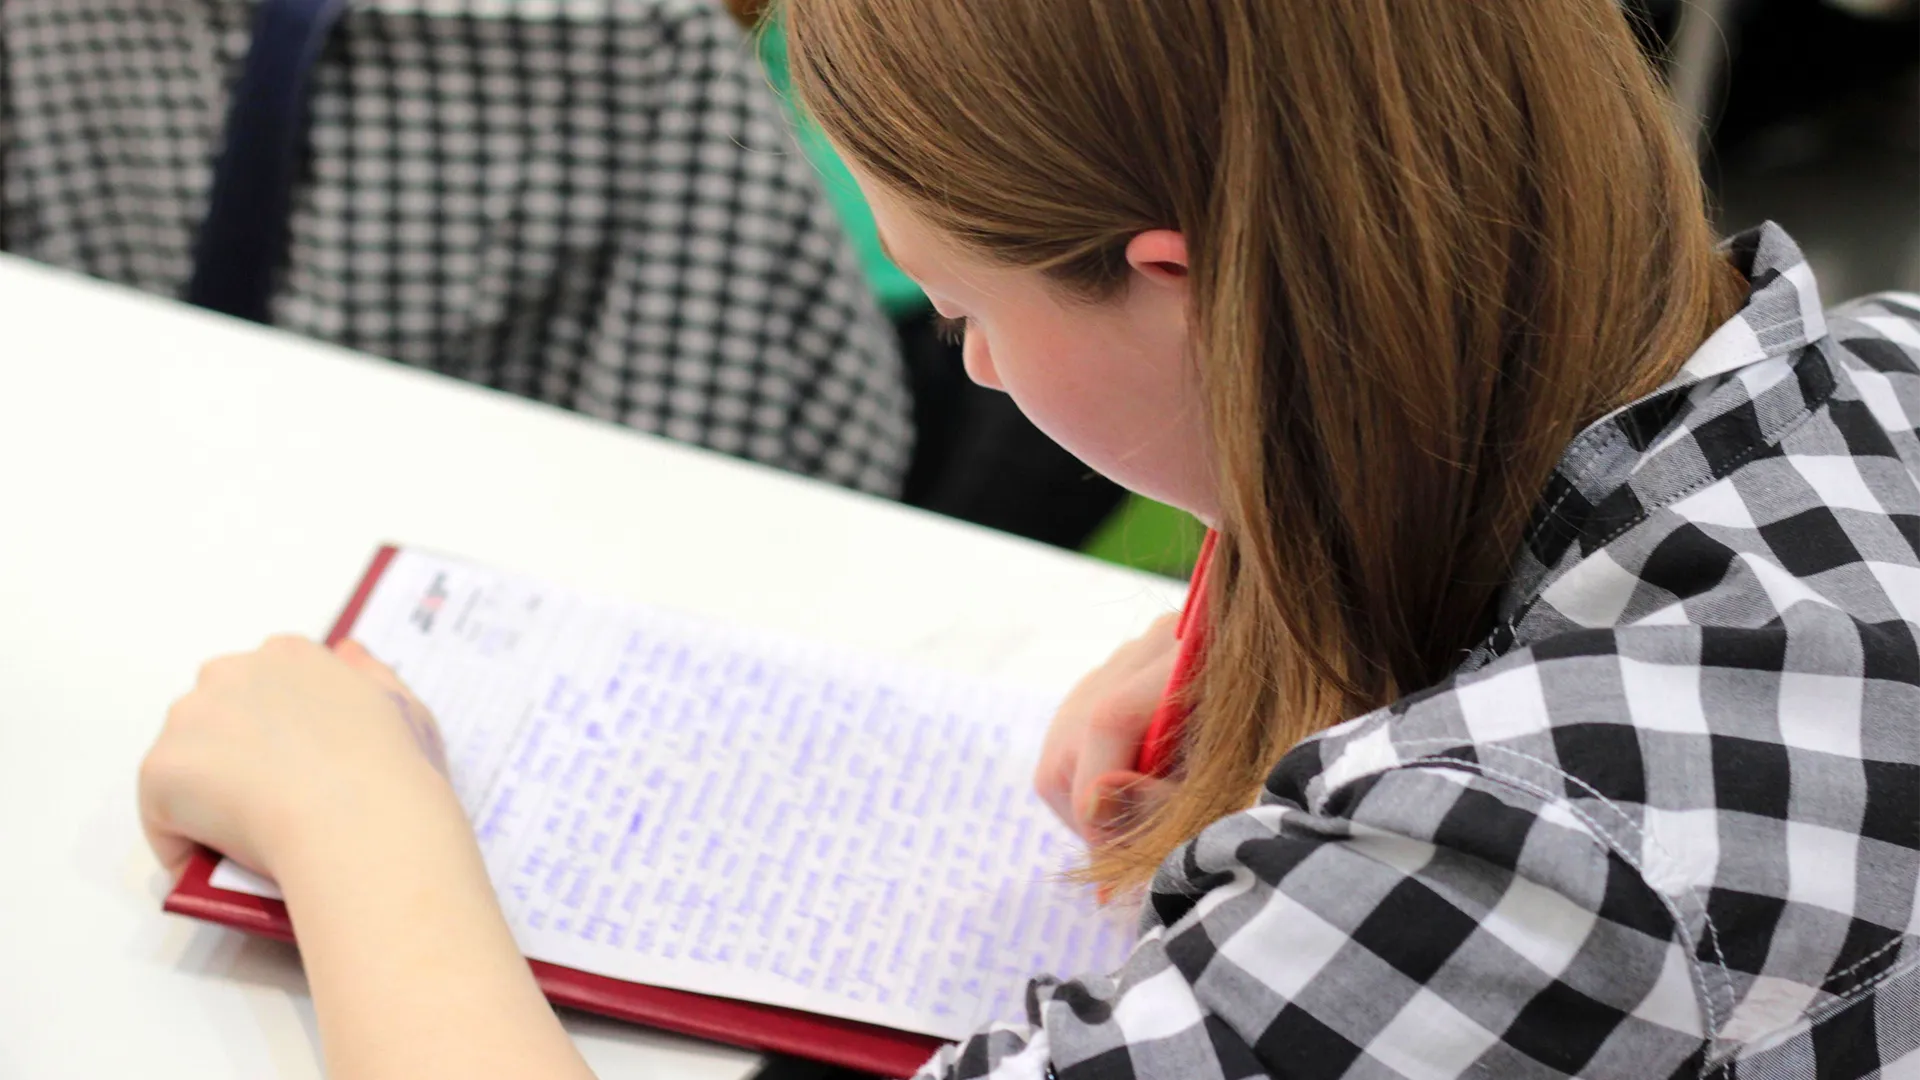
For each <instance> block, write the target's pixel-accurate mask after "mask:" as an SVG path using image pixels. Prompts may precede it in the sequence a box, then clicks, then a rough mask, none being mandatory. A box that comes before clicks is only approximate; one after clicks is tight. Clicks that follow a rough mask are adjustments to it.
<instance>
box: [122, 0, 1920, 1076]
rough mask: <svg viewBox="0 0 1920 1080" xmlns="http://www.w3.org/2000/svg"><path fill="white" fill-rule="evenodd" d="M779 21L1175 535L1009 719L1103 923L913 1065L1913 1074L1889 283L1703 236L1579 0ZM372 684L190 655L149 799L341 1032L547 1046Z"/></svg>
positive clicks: (1916, 849) (483, 888)
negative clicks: (1143, 599) (1171, 518)
mask: <svg viewBox="0 0 1920 1080" xmlns="http://www.w3.org/2000/svg"><path fill="white" fill-rule="evenodd" d="M788 18H789V19H790V23H789V26H790V32H791V47H792V57H793V70H794V76H795V84H796V86H797V87H798V88H799V90H800V92H801V94H802V96H803V98H804V99H805V100H806V102H807V103H808V105H809V106H810V107H811V109H812V110H813V112H814V114H815V116H817V117H818V119H819V121H820V123H821V125H822V127H823V128H824V130H825V131H826V132H827V133H828V135H829V136H830V137H831V138H832V139H833V140H834V141H835V143H836V144H837V145H838V147H839V148H840V149H841V150H842V151H844V152H845V154H846V156H847V157H848V159H849V161H850V162H852V163H853V166H854V168H855V172H856V175H857V177H858V178H859V179H860V181H861V183H862V185H863V188H864V189H865V191H866V192H867V194H868V195H869V197H870V198H871V199H872V202H873V205H874V209H875V214H876V218H877V220H878V222H879V225H880V229H881V232H882V234H883V235H884V236H885V237H886V238H887V243H888V245H889V247H890V248H891V249H892V253H893V254H894V256H896V258H897V259H898V261H899V263H900V265H901V266H902V267H903V268H904V269H905V270H907V272H909V273H910V274H912V275H914V277H915V278H916V279H917V280H918V281H919V283H920V284H921V285H922V286H924V287H925V289H926V291H927V293H928V295H929V296H931V297H932V298H933V300H934V301H935V303H936V304H937V305H938V306H939V307H940V309H941V310H942V311H943V312H944V313H945V314H946V315H948V316H950V317H952V318H954V319H956V320H960V321H962V322H963V324H964V326H965V328H966V329H965V332H966V363H967V370H968V373H969V374H970V375H972V376H973V378H975V379H976V380H979V381H980V382H982V383H985V384H988V385H990V386H997V387H1001V388H1004V389H1005V390H1006V391H1007V392H1008V393H1010V394H1011V395H1012V396H1013V398H1014V400H1015V401H1017V402H1018V403H1019V404H1020V406H1021V408H1022V409H1024V410H1025V411H1026V412H1027V413H1028V414H1029V415H1030V416H1032V417H1033V419H1034V420H1035V421H1036V422H1037V423H1038V424H1039V425H1040V426H1041V427H1042V428H1044V429H1045V430H1046V431H1048V432H1049V433H1050V434H1051V435H1053V436H1054V437H1055V438H1057V439H1058V440H1060V441H1061V442H1062V443H1064V444H1065V445H1067V446H1068V447H1070V448H1072V449H1073V450H1074V451H1075V452H1076V453H1077V454H1079V455H1080V456H1081V457H1082V458H1084V459H1085V460H1086V461H1088V462H1090V463H1092V464H1094V465H1095V466H1097V467H1098V468H1100V469H1101V470H1102V471H1103V472H1106V473H1108V474H1109V475H1111V476H1113V477H1114V478H1116V479H1118V480H1120V481H1122V482H1123V483H1125V484H1127V485H1128V486H1129V487H1132V488H1134V489H1136V490H1138V491H1141V492H1143V493H1145V494H1148V495H1151V496H1154V497H1156V498H1160V499H1164V500H1167V501H1170V502H1174V503H1178V504H1180V505H1182V506H1185V507H1187V508H1189V509H1191V510H1192V511H1194V512H1195V513H1196V514H1198V515H1199V516H1200V517H1202V518H1203V519H1205V520H1206V521H1208V522H1209V523H1210V524H1211V525H1212V526H1213V527H1214V529H1215V531H1216V532H1215V540H1214V548H1213V552H1212V557H1211V562H1210V567H1209V570H1208V572H1207V573H1206V575H1205V579H1204V582H1203V583H1202V587H1201V588H1200V589H1198V590H1196V595H1195V600H1194V610H1195V617H1194V618H1193V619H1192V621H1191V623H1190V625H1189V628H1188V632H1187V635H1186V637H1185V638H1184V639H1182V640H1180V641H1179V642H1178V644H1177V646H1176V643H1175V639H1174V634H1173V630H1172V628H1171V627H1168V626H1164V625H1163V626H1161V627H1158V628H1156V630H1155V631H1153V632H1152V633H1150V634H1149V635H1148V637H1147V638H1145V639H1143V640H1142V641H1140V642H1137V643H1135V644H1134V645H1132V646H1129V647H1127V648H1125V649H1122V650H1121V651H1120V653H1119V654H1117V655H1116V656H1115V657H1114V659H1113V660H1112V661H1111V662H1109V664H1108V665H1107V666H1106V667H1104V668H1103V669H1101V670H1100V671H1098V672H1096V673H1095V674H1094V675H1092V676H1090V677H1089V679H1088V680H1087V681H1086V682H1085V683H1084V684H1083V685H1082V686H1081V687H1080V688H1079V690H1078V691H1076V692H1075V694H1074V695H1073V696H1072V697H1071V699H1070V700H1069V701H1068V703H1067V705H1066V706H1065V707H1063V709H1062V710H1061V713H1060V715H1059V716H1058V717H1057V718H1056V720H1055V723H1054V730H1053V732H1052V736H1051V739H1050V742H1049V745H1048V748H1047V750H1046V751H1045V754H1044V756H1043V760H1042V761H1041V762H1040V766H1039V782H1040V786H1041V789H1042V792H1043V794H1045V795H1047V796H1048V797H1049V798H1050V799H1052V800H1053V801H1054V803H1055V805H1056V806H1058V807H1060V808H1061V810H1062V811H1063V813H1064V814H1065V815H1066V816H1067V817H1068V818H1069V820H1070V821H1072V822H1073V823H1074V824H1076V825H1077V826H1079V827H1080V828H1081V829H1083V830H1084V831H1085V832H1087V833H1088V834H1089V835H1090V836H1091V837H1093V838H1094V839H1095V840H1096V841H1097V844H1096V847H1095V849H1094V853H1093V857H1092V861H1091V864H1090V867H1089V871H1088V872H1089V874H1090V875H1091V876H1092V877H1094V878H1096V879H1098V880H1100V881H1102V882H1105V883H1107V884H1108V885H1110V886H1113V887H1118V888H1126V887H1129V886H1138V885H1141V884H1143V883H1145V882H1147V881H1148V879H1149V877H1151V884H1150V887H1149V889H1148V892H1147V897H1146V900H1147V903H1146V906H1145V913H1144V916H1143V931H1142V936H1141V939H1140V943H1139V945H1138V946H1137V948H1136V949H1135V951H1134V953H1133V955H1132V957H1131V958H1130V960H1129V961H1128V962H1127V964H1126V965H1125V967H1124V968H1123V969H1122V970H1120V971H1118V972H1115V973H1112V974H1107V973H1094V974H1091V975H1087V976H1084V977H1082V978H1079V979H1076V980H1073V981H1060V980H1056V979H1053V978H1047V977H1043V978H1040V979H1038V980H1037V981H1036V982H1035V983H1034V984H1033V988H1032V992H1031V994H1030V996H1029V1012H1030V1016H1029V1022H1028V1023H1026V1024H1023V1025H1018V1026H1003V1027H998V1028H995V1029H993V1030H990V1031H984V1032H981V1033H980V1034H978V1035H976V1036H975V1037H973V1038H972V1039H971V1040H969V1041H967V1042H965V1043H964V1044H962V1045H961V1046H958V1047H954V1048H950V1049H949V1050H947V1051H945V1052H943V1053H941V1054H940V1055H938V1056H937V1057H936V1058H935V1059H934V1060H933V1061H932V1062H930V1063H929V1064H928V1066H927V1072H928V1074H929V1075H936V1076H961V1077H973V1076H983V1075H991V1076H995V1077H1008V1078H1011V1077H1040V1076H1057V1077H1060V1078H1062V1080H1068V1078H1073V1077H1103V1078H1104V1077H1183V1078H1193V1077H1246V1076H1257V1075H1271V1076H1288V1077H1332V1076H1353V1077H1374V1076H1417V1077H1454V1076H1465V1075H1469V1074H1471V1075H1487V1076H1501V1077H1509V1076H1512V1077H1564V1076H1573V1075H1579V1076H1587V1077H1633V1078H1646V1077H1667V1076H1703V1075H1720V1076H1733V1075H1740V1076H1768V1077H1803V1076H1804V1077H1811V1076H1816V1075H1817V1076H1821V1077H1864V1076H1871V1075H1882V1076H1896V1075H1899V1076H1912V1075H1916V1072H1920V970H1916V966H1917V965H1920V938H1916V935H1915V930H1916V926H1917V925H1920V922H1917V920H1916V912H1915V903H1914V901H1915V892H1916V882H1917V881H1920V720H1917V719H1916V717H1920V648H1917V647H1916V631H1920V553H1916V545H1920V486H1916V478H1915V469H1916V466H1917V465H1920V441H1916V433H1915V431H1914V425H1913V420H1912V419H1911V418H1912V417H1914V416H1916V415H1920V299H1916V298H1913V297H1906V298H1895V297H1887V298H1881V299H1878V300H1871V301H1863V302H1858V303H1855V304H1852V305H1849V306H1846V307H1843V308H1840V309H1837V310H1836V311H1834V312H1831V313H1825V314H1823V312H1822V309H1821V304H1820V301H1819V299H1818V296H1817V293H1816V292H1815V288H1814V282H1813V279H1812V277H1811V275H1810V274H1809V272H1808V269H1807V266H1806V264H1805V262H1804V261H1803V260H1802V259H1801V257H1800V255H1799V253H1798V252H1797V251H1796V249H1795V248H1794V246H1793V243H1792V242H1791V241H1790V240H1789V239H1788V238H1787V237H1786V235H1785V234H1784V233H1782V232H1781V231H1780V230H1779V229H1778V228H1776V227H1773V226H1763V227H1761V228H1759V229H1757V230H1755V231H1753V232H1750V233H1746V234H1743V235H1741V236H1739V237H1736V238H1734V239H1733V240H1732V241H1731V242H1730V243H1729V244H1727V245H1725V246H1722V247H1719V248H1716V247H1715V245H1714V242H1713V239H1712V237H1711V236H1710V235H1709V230H1708V225H1707V221H1706V216H1705V213H1704V211H1703V208H1702V195H1701V188H1700V182H1699V179H1698V176H1697V174H1696V172H1695V169H1694V166H1693V164H1692V162H1691V160H1690V157H1689V155H1688V153H1687V151H1686V149H1685V147H1684V145H1683V143H1682V141H1681V140H1680V139H1678V138H1676V136H1675V133H1674V130H1673V126H1672V124H1671V123H1670V118H1669V115H1668V112H1667V106H1666V103H1665V101H1664V100H1663V98H1662V95H1661V93H1660V91H1659V88H1658V86H1657V84H1656V81H1655V79H1654V77H1653V76H1652V74H1651V73H1650V72H1649V70H1648V68H1647V66H1646V65H1645V63H1644V61H1643V60H1642V58H1641V57H1640V55H1639V54H1638V52H1637V51H1636V49H1635V47H1634V41H1633V37H1632V35H1631V33H1630V31H1629V29H1628V27H1627V25H1626V23H1625V21H1624V20H1623V18H1622V16H1621V15H1620V13H1619V11H1618V10H1617V9H1616V7H1615V4H1614V3H1613V0H1525V2H1505V3H1494V2H1486V3H1465V2H1461V0H1392V2H1388V0H1337V2H1335V0H1322V2H1319V3H1288V2H1280V0H1021V2H1019V3H1003V2H969V3H963V2H959V0H801V2H796V3H795V4H794V5H793V6H792V9H791V10H790V11H789V12H788ZM1180 652H1184V653H1185V654H1186V657H1187V660H1188V663H1187V664H1186V665H1185V667H1186V668H1188V669H1191V670H1197V675H1195V677H1194V678H1193V679H1192V680H1191V681H1188V680H1184V679H1183V680H1177V681H1176V684H1175V685H1174V686H1172V687H1170V688H1169V689H1170V692H1171V694H1172V698H1171V701H1170V703H1169V704H1170V705H1171V706H1172V707H1174V708H1176V709H1180V710H1186V711H1187V712H1188V713H1189V715H1188V717H1187V721H1186V724H1185V726H1184V729H1183V731H1182V733H1181V734H1180V735H1179V736H1178V737H1177V739H1174V740H1172V742H1171V745H1170V747H1164V746H1163V745H1162V744H1161V743H1160V742H1158V741H1156V742H1155V743H1154V744H1153V745H1151V746H1148V747H1145V748H1144V749H1145V750H1146V751H1147V754H1148V756H1149V757H1152V756H1156V755H1158V754H1159V753H1160V751H1161V750H1162V749H1168V748H1170V749H1171V752H1172V755H1173V757H1172V764H1171V770H1170V772H1169V774H1168V775H1167V777H1166V778H1165V779H1164V780H1149V779H1147V778H1146V777H1144V776H1143V775H1142V774H1141V773H1140V772H1137V771H1135V769H1134V763H1135V761H1136V756H1137V755H1138V754H1139V753H1140V752H1141V750H1142V749H1143V748H1142V746H1141V742H1142V740H1143V738H1144V730H1145V727H1146V720H1145V717H1146V715H1147V714H1148V713H1149V712H1151V711H1152V709H1153V707H1154V704H1155V699H1156V698H1157V697H1158V696H1159V692H1160V689H1161V687H1162V685H1163V684H1164V683H1165V681H1166V677H1167V674H1168V672H1169V671H1170V670H1172V668H1173V666H1174V660H1173V658H1174V656H1175V655H1176V654H1177V653H1180ZM404 694H405V692H404V688H402V687H400V686H399V685H398V683H397V682H396V681H395V680H394V679H393V678H392V676H391V675H390V674H389V673H387V672H386V671H384V670H383V669H382V668H381V667H380V666H379V665H378V664H377V663H374V662H373V661H372V660H371V659H370V658H369V657H368V656H367V655H366V654H365V653H364V652H363V651H361V650H358V649H357V648H352V647H348V648H345V649H342V650H341V651H340V652H339V653H337V654H330V653H328V652H326V651H324V650H322V649H320V648H319V647H317V646H314V645H311V644H307V643H303V642H299V641H294V640H281V641H275V642H271V643H269V644H268V645H267V646H266V647H264V648H263V649H262V650H260V651H259V652H257V653H254V654H252V655H248V656H242V657H236V658H229V659H224V660H219V661H216V662H214V663H213V664H211V665H209V666H208V668H207V669H206V671H205V672H204V674H203V677H202V680H201V684H200V686H199V688H198V689H196V690H195V691H194V692H193V693H192V694H190V695H189V696H188V697H187V698H185V699H184V700H183V701H182V702H181V703H180V704H179V705H178V706H176V708H175V709H174V711H173V713H172V714H171V716H170V718H169V722H168V726H167V730H166V731H165V733H164V734H163V735H162V736H161V739H160V742H159V744H158V745H157V746H156V747H155V749H154V750H153V752H152V754H151V756H150V757H149V759H148V762H147V765H146V770H145V773H144V776H143V778H142V791H143V806H144V812H145V820H146V823H147V828H148V831H149V835H150V836H151V838H152V840H153V844H154V847H155V850H156V851H157V852H158V853H159V855H160V857H161V859H162V861H163V862H165V863H167V864H168V865H169V866H177V865H178V864H179V862H180V861H181V859H182V858H183V856H184V854H185V852H186V850H187V845H188V844H189V843H190V842H194V841H198V842H203V843H207V844H209V845H211V846H214V847H216V848H219V849H220V850H223V851H225V852H227V853H228V854H230V855H233V856H236V857H238V858H239V859H241V860H242V861H244V862H248V863H251V864H252V865H254V866H256V867H259V868H261V869H264V870H266V871H268V872H270V873H272V874H273V875H274V876H275V877H277V878H278V879H279V880H280V882H281V883H282V885H283V887H284V888H285V891H286V894H287V897H288V904H289V907H290V908H291V909H292V912H293V918H294V920H295V922H296V923H297V924H298V925H299V927H300V934H301V942H302V947H303V953H304V955H305V957H306V961H307V965H308V971H309V973H310V976H311V979H312V984H313V993H314V998H315V1002H316V1005H317V1008H318V1010H319V1014H320V1017H321V1026H322V1032H323V1036H324V1040H325V1046H326V1053H327V1056H328V1058H329V1060H330V1064H331V1068H332V1072H333V1075H335V1076H338V1077H351V1078H356V1080H360V1078H368V1077H387V1076H393V1077H409V1078H423V1077H441V1076H444V1077H460V1078H462V1080H471V1078H474V1077H487V1076H502V1077H504V1076H533V1075H539V1076H559V1075H563V1074H565V1075H584V1074H585V1069H584V1067H583V1066H582V1065H581V1063H580V1060H579V1058H578V1057H577V1056H575V1054H574V1053H573V1051H572V1049H571V1047H570V1046H569V1044H568V1042H567V1040H566V1039H565V1037H564V1035H563V1034H562V1032H561V1029H560V1027H559V1026H558V1025H557V1024H556V1023H555V1022H554V1020H553V1019H552V1016H551V1014H550V1013H549V1012H548V1011H547V1009H546V1008H545V1007H544V1005H543V1004H542V1002H541V1000H540V998H539V995H538V993H537V992H536V991H535V989H534V986H533V983H532V981H531V980H530V978H529V977H528V975H527V971H526V968H525V966H524V965H523V964H521V962H520V961H519V958H518V957H517V956H516V955H515V953H514V950H513V946H512V942H511V941H510V940H509V938H508V935H507V933H506V930H505V927H504V926H503V923H502V920H501V918H500V916H499V914H498V912H497V910H496V908H495V907H494V902H493V899H492V896H491V894H490V891H489V889H488V884H487V880H486V877H485V875H484V873H483V872H482V869H481V866H480V862H479V859H478V858H477V856H476V854H475V848H474V845H473V843H472V842H471V840H470V839H469V833H468V826H467V824H466V822H465V821H464V820H463V819H462V818H461V815H460V811H459V808H458V807H457V806H456V805H455V803H454V801H453V799H452V798H451V796H450V795H449V793H448V789H447V785H446V784H445V783H444V782H443V781H442V779H441V777H440V776H439V774H438V773H437V772H436V771H435V769H434V768H433V767H432V765H431V764H430V762H429V759H428V757H427V756H426V755H424V754H423V753H421V752H420V751H419V750H418V749H417V748H416V744H415V741H414V740H413V739H411V738H410V737H409V735H408V732H409V730H410V728H409V726H408V723H407V722H406V721H407V717H406V714H407V712H408V711H409V708H408V706H407V705H406V704H405V703H406V701H407V699H406V698H405V696H404ZM396 702H399V703H400V704H396ZM370 849H371V852H372V857H374V858H378V859H379V860H380V861H381V862H382V864H383V865H386V866H390V867H394V868H396V871H395V873H396V874H397V875H399V876H398V877H397V878H396V880H395V881H394V885H395V888H393V889H391V890H388V891H386V892H383V893H382V894H381V895H379V896H373V895H366V894H361V893H357V892H356V891H354V890H353V889H352V887H351V886H347V885H344V884H342V883H344V882H348V881H351V880H353V875H352V874H351V873H349V872H344V871H345V870H347V869H348V868H349V867H351V866H358V865H363V864H364V862H365V860H366V859H367V858H368V857H369V851H370ZM429 916H430V917H431V919H432V920H433V922H434V924H435V925H436V926H437V927H438V930H439V932H438V933H437V934H435V935H433V936H432V937H424V936H418V935H415V934H413V933H412V932H411V930H412V928H413V927H415V926H417V925H420V924H421V923H423V922H424V921H426V920H427V918H428V917H429Z"/></svg>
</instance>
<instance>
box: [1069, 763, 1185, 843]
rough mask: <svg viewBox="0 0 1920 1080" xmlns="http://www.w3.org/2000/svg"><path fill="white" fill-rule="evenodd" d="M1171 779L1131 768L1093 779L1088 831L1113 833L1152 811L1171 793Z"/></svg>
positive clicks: (1107, 834) (1105, 834)
mask: <svg viewBox="0 0 1920 1080" xmlns="http://www.w3.org/2000/svg"><path fill="white" fill-rule="evenodd" d="M1173 787H1174V785H1173V781H1171V780H1162V779H1161V778H1159V777H1157V776H1148V775H1146V774H1144V773H1138V772H1134V771H1133V770H1131V769H1118V770H1115V771H1113V772H1110V773H1106V774H1103V775H1102V776H1100V777H1099V778H1098V779H1097V780H1095V781H1094V799H1093V818H1092V821H1091V823H1090V826H1089V830H1090V833H1091V834H1093V835H1096V836H1100V837H1111V836H1116V835H1118V834H1119V833H1122V832H1125V831H1126V830H1127V828H1128V827H1129V826H1131V825H1133V824H1134V823H1135V822H1137V821H1139V820H1141V819H1142V818H1143V817H1144V816H1145V815H1147V814H1149V813H1151V812H1152V811H1153V809H1154V808H1155V807H1156V806H1158V805H1159V804H1160V803H1161V801H1162V800H1164V799H1165V798H1166V797H1167V796H1168V795H1170V794H1172V792H1173Z"/></svg>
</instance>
